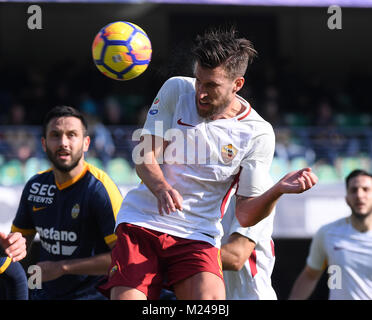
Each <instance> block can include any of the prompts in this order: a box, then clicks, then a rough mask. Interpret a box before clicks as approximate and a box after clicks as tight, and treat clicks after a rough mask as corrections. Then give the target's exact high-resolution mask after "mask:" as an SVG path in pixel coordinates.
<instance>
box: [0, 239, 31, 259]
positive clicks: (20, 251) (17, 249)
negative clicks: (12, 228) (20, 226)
mask: <svg viewBox="0 0 372 320" xmlns="http://www.w3.org/2000/svg"><path fill="white" fill-rule="evenodd" d="M0 245H1V246H2V247H3V249H4V250H5V253H6V254H7V255H8V256H9V257H10V258H12V261H13V262H17V261H20V260H22V259H23V258H24V257H25V256H26V254H27V249H26V239H25V238H24V237H23V236H22V234H21V233H20V232H14V233H9V234H8V235H7V234H5V233H3V232H0Z"/></svg>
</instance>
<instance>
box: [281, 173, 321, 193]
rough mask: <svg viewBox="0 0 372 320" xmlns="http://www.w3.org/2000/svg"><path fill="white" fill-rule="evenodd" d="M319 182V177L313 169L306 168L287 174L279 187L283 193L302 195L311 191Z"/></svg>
mask: <svg viewBox="0 0 372 320" xmlns="http://www.w3.org/2000/svg"><path fill="white" fill-rule="evenodd" d="M317 182H318V177H317V176H316V175H315V174H314V172H312V171H311V168H304V169H301V170H298V171H292V172H290V173H288V174H286V175H285V176H284V177H283V178H282V179H281V180H279V182H278V185H279V187H280V191H281V193H283V194H284V193H302V192H304V191H306V190H309V189H311V188H312V187H313V186H314V185H315V184H316V183H317Z"/></svg>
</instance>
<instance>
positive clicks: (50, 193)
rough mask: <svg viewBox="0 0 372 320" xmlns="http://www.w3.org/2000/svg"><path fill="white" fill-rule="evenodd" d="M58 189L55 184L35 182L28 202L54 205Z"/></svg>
mask: <svg viewBox="0 0 372 320" xmlns="http://www.w3.org/2000/svg"><path fill="white" fill-rule="evenodd" d="M56 188H57V187H56V186H55V185H54V184H41V183H39V182H34V183H33V184H32V185H31V187H30V190H29V192H30V193H29V195H28V197H27V200H28V201H32V202H34V203H42V204H52V203H53V198H54V195H55V189H56ZM33 211H37V210H33Z"/></svg>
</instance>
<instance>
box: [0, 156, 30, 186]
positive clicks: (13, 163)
mask: <svg viewBox="0 0 372 320" xmlns="http://www.w3.org/2000/svg"><path fill="white" fill-rule="evenodd" d="M0 183H1V185H4V186H13V185H21V184H24V183H25V178H24V174H23V166H22V163H21V161H19V160H17V159H13V160H9V161H7V162H5V163H4V164H3V165H2V166H1V168H0Z"/></svg>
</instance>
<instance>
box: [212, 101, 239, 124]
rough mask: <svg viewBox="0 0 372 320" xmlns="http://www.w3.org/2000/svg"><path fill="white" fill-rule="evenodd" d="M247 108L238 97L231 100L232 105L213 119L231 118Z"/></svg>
mask: <svg viewBox="0 0 372 320" xmlns="http://www.w3.org/2000/svg"><path fill="white" fill-rule="evenodd" d="M244 110H245V106H243V104H242V103H241V102H240V101H239V99H238V98H237V97H235V98H234V100H233V101H231V103H230V105H229V106H228V107H227V108H226V109H225V110H224V111H223V112H222V113H221V114H219V115H216V116H215V117H213V118H212V119H211V120H218V119H230V118H234V117H236V116H238V115H239V114H241V113H242V112H243V111H244Z"/></svg>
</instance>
